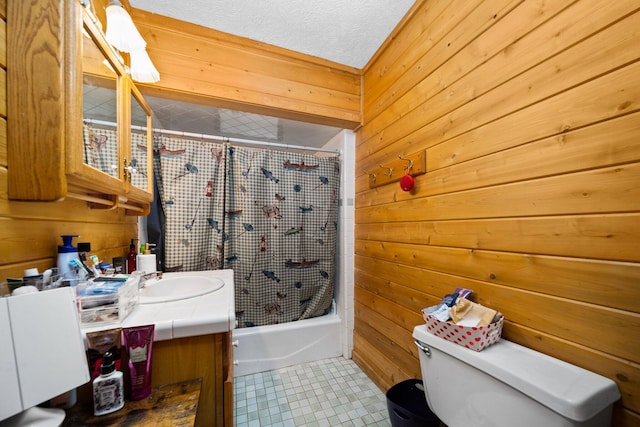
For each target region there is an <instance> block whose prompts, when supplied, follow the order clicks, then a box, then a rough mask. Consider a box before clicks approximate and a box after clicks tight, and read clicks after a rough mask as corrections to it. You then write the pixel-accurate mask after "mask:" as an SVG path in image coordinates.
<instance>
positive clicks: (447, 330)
mask: <svg viewBox="0 0 640 427" xmlns="http://www.w3.org/2000/svg"><path fill="white" fill-rule="evenodd" d="M423 317H424V320H425V321H426V322H427V331H429V332H430V333H431V334H433V335H435V336H437V337H440V338H444V339H445V340H447V341H451V342H454V343H456V344H458V345H461V346H463V347H466V348H469V349H471V350H475V351H480V350H482V349H483V348H485V347H488V346H490V345H491V344H493V343H496V342H498V341H499V340H500V335H501V334H502V325H503V324H504V317H503V316H502V315H501V316H500V320H498V321H497V322H493V323H491V324H490V325H487V326H471V327H469V326H461V325H456V324H455V323H448V322H441V321H440V320H438V319H436V318H435V317H432V316H429V315H428V314H425V313H423Z"/></svg>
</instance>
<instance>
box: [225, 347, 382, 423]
mask: <svg viewBox="0 0 640 427" xmlns="http://www.w3.org/2000/svg"><path fill="white" fill-rule="evenodd" d="M234 392H235V394H234V401H235V412H234V421H235V423H234V425H235V426H236V427H241V426H249V427H265V426H286V427H293V426H295V427H299V426H310V427H311V426H313V427H336V426H344V427H360V426H378V427H389V426H390V423H389V414H388V412H387V400H386V396H385V394H384V393H383V392H382V391H381V390H380V389H379V388H378V387H377V386H376V385H375V384H374V383H373V382H372V381H371V380H370V379H369V378H368V377H367V376H366V375H365V374H364V373H363V372H362V370H360V368H359V367H358V365H356V364H355V363H354V362H353V361H352V360H347V359H344V358H342V357H338V358H334V359H326V360H321V361H319V362H311V363H306V364H303V365H297V366H292V367H289V368H283V369H278V370H274V371H268V372H262V373H259V374H252V375H245V376H243V377H237V378H234Z"/></svg>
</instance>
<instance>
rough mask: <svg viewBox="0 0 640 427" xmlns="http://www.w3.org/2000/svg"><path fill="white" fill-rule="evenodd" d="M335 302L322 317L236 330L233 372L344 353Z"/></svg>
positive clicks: (295, 362) (294, 363)
mask: <svg viewBox="0 0 640 427" xmlns="http://www.w3.org/2000/svg"><path fill="white" fill-rule="evenodd" d="M342 325H343V322H342V321H341V319H340V317H339V315H338V313H337V311H336V306H335V304H333V305H332V307H331V311H330V312H329V313H328V314H326V315H324V316H319V317H314V318H311V319H304V320H298V321H295V322H288V323H281V324H278V325H265V326H256V327H253V328H239V329H234V331H233V340H234V342H235V343H236V348H235V349H234V351H233V358H234V363H235V367H234V369H233V375H234V376H236V377H238V376H243V375H248V374H254V373H257V372H264V371H270V370H274V369H279V368H285V367H287V366H294V365H299V364H301V363H308V362H313V361H319V360H323V359H328V358H333V357H338V356H342V355H343V345H342V344H343V343H342V336H341V329H342Z"/></svg>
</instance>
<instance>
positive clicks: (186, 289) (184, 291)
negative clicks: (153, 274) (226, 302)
mask: <svg viewBox="0 0 640 427" xmlns="http://www.w3.org/2000/svg"><path fill="white" fill-rule="evenodd" d="M223 286H224V282H223V281H222V280H220V279H217V278H214V277H204V276H181V277H168V278H164V279H151V280H148V281H147V283H146V284H145V285H144V287H143V288H141V289H140V304H155V303H160V302H170V301H178V300H183V299H188V298H194V297H198V296H201V295H206V294H210V293H211V292H215V291H217V290H219V289H221V288H222V287H223Z"/></svg>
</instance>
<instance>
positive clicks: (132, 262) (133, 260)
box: [127, 239, 138, 274]
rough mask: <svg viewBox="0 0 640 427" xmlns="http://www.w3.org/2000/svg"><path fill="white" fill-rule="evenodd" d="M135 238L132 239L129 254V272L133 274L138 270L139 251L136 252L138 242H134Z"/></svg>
mask: <svg viewBox="0 0 640 427" xmlns="http://www.w3.org/2000/svg"><path fill="white" fill-rule="evenodd" d="M134 240H135V239H131V244H130V245H129V254H128V255H127V273H129V274H131V273H133V272H134V271H136V257H137V256H138V253H137V252H136V244H135V243H134V242H133V241H134Z"/></svg>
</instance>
